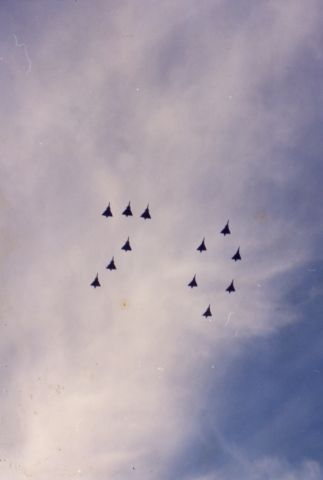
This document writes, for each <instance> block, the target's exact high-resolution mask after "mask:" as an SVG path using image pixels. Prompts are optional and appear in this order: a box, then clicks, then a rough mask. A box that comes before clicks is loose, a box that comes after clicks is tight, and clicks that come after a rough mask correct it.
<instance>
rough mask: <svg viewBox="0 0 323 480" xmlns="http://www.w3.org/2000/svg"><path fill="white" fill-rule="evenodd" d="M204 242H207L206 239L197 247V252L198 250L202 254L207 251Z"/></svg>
mask: <svg viewBox="0 0 323 480" xmlns="http://www.w3.org/2000/svg"><path fill="white" fill-rule="evenodd" d="M204 241H205V238H203V240H202V243H201V245H199V246H198V247H197V249H196V250H198V251H199V252H200V253H202V252H204V251H205V250H206V246H205V242H204Z"/></svg>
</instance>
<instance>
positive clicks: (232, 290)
mask: <svg viewBox="0 0 323 480" xmlns="http://www.w3.org/2000/svg"><path fill="white" fill-rule="evenodd" d="M235 291H236V289H235V288H234V285H233V280H232V282H231V283H230V285H229V286H228V288H226V292H229V293H231V292H235Z"/></svg>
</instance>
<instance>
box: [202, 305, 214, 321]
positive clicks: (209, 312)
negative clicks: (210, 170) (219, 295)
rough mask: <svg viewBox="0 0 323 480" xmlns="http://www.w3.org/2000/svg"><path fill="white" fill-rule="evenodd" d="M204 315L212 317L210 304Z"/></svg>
mask: <svg viewBox="0 0 323 480" xmlns="http://www.w3.org/2000/svg"><path fill="white" fill-rule="evenodd" d="M202 317H205V318H207V317H212V313H211V308H210V305H209V306H208V307H207V309H206V310H205V312H204V313H203V315H202Z"/></svg>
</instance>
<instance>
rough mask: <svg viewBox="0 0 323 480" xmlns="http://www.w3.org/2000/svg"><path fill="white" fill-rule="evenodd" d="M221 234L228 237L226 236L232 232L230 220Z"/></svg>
mask: <svg viewBox="0 0 323 480" xmlns="http://www.w3.org/2000/svg"><path fill="white" fill-rule="evenodd" d="M221 233H222V234H223V235H224V236H226V235H229V234H230V233H231V232H230V228H229V220H228V221H227V224H226V226H225V227H224V228H223V229H222V230H221Z"/></svg>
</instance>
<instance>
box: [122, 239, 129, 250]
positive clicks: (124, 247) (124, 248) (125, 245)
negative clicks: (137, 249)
mask: <svg viewBox="0 0 323 480" xmlns="http://www.w3.org/2000/svg"><path fill="white" fill-rule="evenodd" d="M121 250H124V251H125V252H128V251H129V250H131V246H130V242H129V237H128V240H127V241H126V243H125V244H124V245H123V246H122V247H121Z"/></svg>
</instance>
